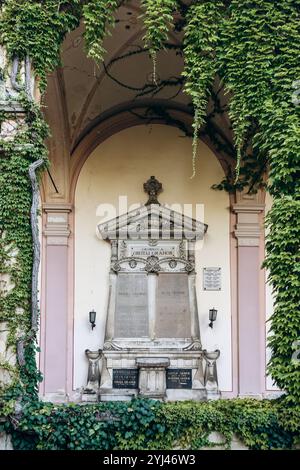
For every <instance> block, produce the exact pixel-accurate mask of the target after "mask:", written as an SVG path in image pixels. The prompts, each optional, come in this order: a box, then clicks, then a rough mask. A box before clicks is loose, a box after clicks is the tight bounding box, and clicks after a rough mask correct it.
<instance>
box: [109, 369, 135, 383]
mask: <svg viewBox="0 0 300 470" xmlns="http://www.w3.org/2000/svg"><path fill="white" fill-rule="evenodd" d="M113 388H138V369H113Z"/></svg>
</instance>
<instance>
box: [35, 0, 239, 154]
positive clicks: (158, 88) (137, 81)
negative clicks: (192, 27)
mask: <svg viewBox="0 0 300 470" xmlns="http://www.w3.org/2000/svg"><path fill="white" fill-rule="evenodd" d="M139 5H140V2H138V1H136V0H129V1H128V2H126V3H125V4H124V5H123V6H121V7H120V8H119V10H118V11H117V13H116V24H115V27H114V28H113V29H112V30H111V35H109V36H108V37H107V38H106V39H105V42H104V48H105V50H106V51H107V52H106V56H105V63H104V64H101V65H96V64H95V62H94V61H93V60H92V59H89V58H88V57H87V54H86V51H85V44H84V38H83V33H84V26H83V25H82V24H81V25H80V27H78V28H77V29H76V30H74V31H73V32H71V33H70V34H68V36H67V37H66V39H65V41H64V43H63V45H62V49H61V64H62V65H61V67H60V68H59V69H57V70H56V71H55V72H53V73H52V74H51V75H50V76H49V79H48V88H47V93H46V96H45V99H44V105H45V115H46V118H47V120H48V122H49V124H50V128H51V134H52V137H51V139H50V141H49V149H50V157H51V154H53V155H52V157H53V159H54V160H55V155H54V154H55V153H59V154H62V153H63V152H64V153H66V154H69V155H71V154H72V153H73V152H74V151H75V149H76V147H77V146H78V144H79V143H80V142H81V141H82V139H83V138H84V137H85V136H86V135H87V134H89V132H90V131H91V130H92V129H93V128H94V127H95V126H96V125H97V123H99V122H100V121H101V120H103V119H105V118H106V117H108V116H111V115H114V114H117V113H120V112H124V110H126V109H127V110H129V112H130V113H135V115H139V114H140V115H142V117H143V118H145V113H146V111H145V110H146V109H147V107H148V108H149V107H151V106H152V105H153V106H154V105H155V106H158V105H159V106H160V107H164V106H166V107H169V108H172V107H173V109H175V108H176V109H179V110H182V111H183V112H184V113H186V114H190V115H191V119H192V114H193V111H192V106H191V100H190V97H189V96H188V95H187V94H186V93H185V92H184V91H183V79H182V77H181V72H182V70H183V66H184V62H183V56H182V50H181V43H182V33H181V32H176V31H172V32H170V35H169V44H168V47H167V48H166V50H164V51H161V52H160V53H159V54H158V57H157V68H156V70H157V76H156V83H154V77H153V64H152V60H151V58H150V57H149V54H148V51H147V50H145V49H144V43H143V35H144V29H143V22H142V18H141V14H142V12H141V10H140V8H139ZM219 89H220V84H219V82H218V81H217V80H216V83H215V90H216V92H217V90H219ZM218 98H219V99H220V101H221V104H224V103H226V97H225V96H224V93H223V91H221V92H220V93H219V96H218ZM138 105H140V107H141V106H144V108H143V111H142V112H141V110H138ZM208 113H210V114H211V121H210V122H211V124H212V132H214V129H215V130H216V131H218V132H219V133H220V135H221V136H222V135H223V138H224V139H225V141H227V143H228V144H229V145H232V133H231V129H230V123H229V120H228V117H227V113H221V114H214V113H212V104H211V103H210V104H209V106H208ZM150 120H151V119H150ZM190 122H191V120H190ZM179 127H180V126H179ZM181 130H182V129H181ZM190 132H191V128H190ZM208 140H211V139H210V138H208ZM212 145H213V143H212ZM57 158H58V157H57ZM224 158H227V157H226V156H225V157H224Z"/></svg>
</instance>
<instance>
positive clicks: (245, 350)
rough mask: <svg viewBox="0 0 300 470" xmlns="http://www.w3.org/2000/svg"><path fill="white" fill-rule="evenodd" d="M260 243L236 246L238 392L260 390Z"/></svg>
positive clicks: (255, 392)
mask: <svg viewBox="0 0 300 470" xmlns="http://www.w3.org/2000/svg"><path fill="white" fill-rule="evenodd" d="M259 270H260V256H259V247H256V246H254V247H249V246H245V247H243V246H242V247H239V249H238V308H239V320H238V335H239V394H240V395H252V394H257V395H259V394H261V393H262V390H263V387H262V383H261V382H262V380H261V374H260V371H261V367H262V364H261V361H262V355H261V338H260V330H261V328H262V325H261V318H260V317H261V315H260V288H259V278H260V276H259Z"/></svg>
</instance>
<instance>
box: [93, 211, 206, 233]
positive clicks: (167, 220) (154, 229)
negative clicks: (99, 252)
mask: <svg viewBox="0 0 300 470" xmlns="http://www.w3.org/2000/svg"><path fill="white" fill-rule="evenodd" d="M206 230H207V225H206V224H204V223H202V222H199V221H197V220H195V219H192V218H191V217H188V216H186V215H184V214H181V213H180V212H176V211H173V210H171V209H169V208H168V207H166V206H164V205H160V204H150V205H147V206H142V207H140V208H139V209H135V210H132V211H130V212H128V213H126V214H124V215H122V216H119V217H116V218H114V219H112V220H109V221H108V222H104V223H102V224H99V225H98V232H99V235H100V238H102V239H104V240H117V239H123V240H130V239H132V240H148V239H150V240H151V239H152V240H160V239H161V240H167V239H176V240H182V239H187V240H201V239H202V238H203V236H204V234H205V232H206Z"/></svg>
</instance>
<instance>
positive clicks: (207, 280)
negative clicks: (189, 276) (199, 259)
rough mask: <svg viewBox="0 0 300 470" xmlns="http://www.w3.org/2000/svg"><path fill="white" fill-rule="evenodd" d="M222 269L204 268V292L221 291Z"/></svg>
mask: <svg viewBox="0 0 300 470" xmlns="http://www.w3.org/2000/svg"><path fill="white" fill-rule="evenodd" d="M221 287H222V280H221V268H203V290H221Z"/></svg>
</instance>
